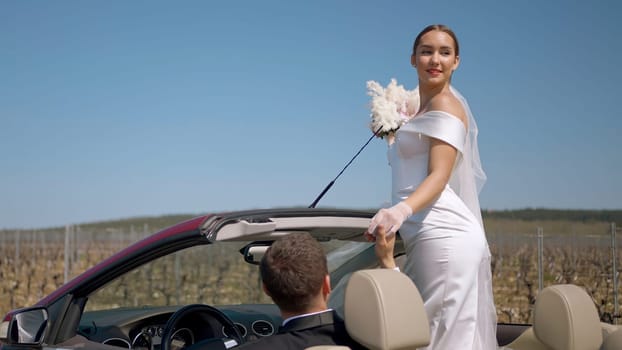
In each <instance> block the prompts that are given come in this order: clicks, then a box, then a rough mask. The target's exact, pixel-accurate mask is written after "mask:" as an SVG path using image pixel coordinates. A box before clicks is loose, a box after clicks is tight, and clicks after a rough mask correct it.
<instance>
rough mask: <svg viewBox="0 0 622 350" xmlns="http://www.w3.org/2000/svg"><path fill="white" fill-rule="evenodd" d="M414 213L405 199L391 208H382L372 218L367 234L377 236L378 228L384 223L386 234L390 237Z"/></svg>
mask: <svg viewBox="0 0 622 350" xmlns="http://www.w3.org/2000/svg"><path fill="white" fill-rule="evenodd" d="M412 214H413V210H412V208H411V207H410V206H409V205H408V204H406V203H404V202H403V201H402V202H399V203H397V204H396V205H394V206H392V207H391V208H388V209H380V210H379V211H378V212H377V213H376V215H374V217H373V218H372V219H371V222H370V224H369V228H367V232H365V235H366V236H367V235H371V236H375V235H376V228H377V227H378V226H380V225H382V227H383V228H386V235H387V237H389V236H391V235H393V234H394V233H395V232H397V230H399V229H400V227H401V226H402V224H403V223H404V221H406V219H408V218H409V217H410V216H411V215H412Z"/></svg>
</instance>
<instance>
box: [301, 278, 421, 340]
mask: <svg viewBox="0 0 622 350" xmlns="http://www.w3.org/2000/svg"><path fill="white" fill-rule="evenodd" d="M344 314H345V323H346V329H347V330H348V333H349V334H350V336H351V337H352V338H353V339H354V340H356V341H357V342H358V343H360V344H361V345H363V346H365V347H366V348H368V349H372V350H398V349H416V348H418V347H422V346H426V345H428V344H429V343H430V328H429V325H428V318H427V315H426V313H425V309H424V308H423V300H421V295H420V294H419V291H418V290H417V288H416V287H415V285H414V283H413V282H412V281H411V280H410V278H408V277H407V276H406V275H404V274H403V273H401V272H398V271H394V270H390V269H373V270H360V271H356V272H355V273H353V274H352V276H350V280H349V281H348V284H347V286H346V292H345V305H344ZM311 349H313V350H340V349H346V348H345V347H342V346H314V347H311V348H308V350H311Z"/></svg>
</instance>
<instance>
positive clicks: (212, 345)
mask: <svg viewBox="0 0 622 350" xmlns="http://www.w3.org/2000/svg"><path fill="white" fill-rule="evenodd" d="M191 315H195V316H197V315H199V316H200V315H202V316H204V317H203V318H206V319H212V320H216V321H218V323H220V324H221V325H222V327H224V329H225V331H226V332H227V335H229V336H231V337H232V338H207V339H201V340H198V341H196V342H195V343H194V344H192V345H189V346H179V345H173V344H172V341H173V333H175V331H176V330H177V328H179V324H180V322H181V321H182V320H183V319H185V318H186V317H189V316H191ZM229 339H233V340H235V341H236V342H237V345H241V344H242V343H244V337H243V336H242V334H241V333H240V331H239V330H238V328H237V327H236V326H235V324H233V321H231V319H230V318H229V317H227V315H225V314H224V313H223V312H222V311H220V310H218V309H216V308H215V307H212V306H209V305H205V304H191V305H186V306H184V307H182V308H181V309H179V310H177V311H176V312H175V313H174V314H173V315H172V316H171V318H169V320H168V321H167V322H166V325H165V326H164V331H163V332H162V345H161V349H162V350H178V349H182V348H183V349H186V350H199V349H201V350H208V349H226V348H227V347H226V346H225V341H227V340H229Z"/></svg>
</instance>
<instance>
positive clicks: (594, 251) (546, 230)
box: [0, 216, 622, 323]
mask: <svg viewBox="0 0 622 350" xmlns="http://www.w3.org/2000/svg"><path fill="white" fill-rule="evenodd" d="M185 218H187V217H185V216H176V217H166V218H160V219H158V221H153V220H152V221H149V223H144V222H143V223H141V222H140V220H135V221H132V220H127V221H121V222H115V223H114V224H111V223H101V224H91V225H83V226H82V227H73V228H72V230H73V231H72V233H71V234H70V235H65V228H57V229H49V230H41V231H0V315H4V314H5V313H6V312H7V311H8V310H11V309H14V308H18V307H24V306H29V305H32V304H34V303H36V302H37V301H38V300H39V299H40V298H41V297H43V296H45V295H46V294H48V293H50V292H51V291H53V290H54V289H56V288H58V287H59V286H60V285H62V284H63V283H64V281H65V279H66V278H71V277H73V276H75V275H77V274H79V273H81V272H83V271H84V270H85V269H87V268H88V267H90V266H93V265H94V264H95V263H97V262H99V261H101V260H102V259H104V258H106V257H108V256H110V255H112V254H113V253H114V252H116V251H118V250H120V249H122V248H124V247H126V246H127V245H128V244H130V243H132V242H134V241H137V240H139V239H141V238H142V237H144V236H145V235H147V234H149V233H151V232H155V231H157V230H159V229H161V228H163V227H166V226H168V225H170V224H173V223H175V222H178V221H180V220H183V219H185ZM485 226H486V232H487V235H488V241H489V244H490V248H491V251H492V255H493V260H492V269H493V288H494V294H495V302H496V305H497V314H498V319H499V321H500V322H508V323H524V322H529V320H530V316H531V309H532V305H533V302H534V300H535V298H536V297H537V294H538V289H539V274H538V261H539V259H538V235H537V232H538V230H540V232H542V233H543V238H542V243H543V244H542V252H543V254H542V282H543V286H544V287H546V286H548V285H551V284H558V283H573V284H577V285H580V286H582V287H584V288H585V289H586V291H587V292H588V293H589V294H590V295H591V296H592V298H593V300H594V303H595V305H596V307H597V309H598V310H599V313H600V315H601V319H602V320H603V321H607V322H611V323H613V322H614V321H615V319H616V318H615V315H614V311H615V306H614V290H613V289H614V288H613V271H612V249H611V243H612V240H611V223H610V222H605V221H591V220H590V221H570V220H520V219H505V218H485ZM67 237H69V239H67ZM621 241H622V240H618V242H617V244H618V246H619V247H620V243H621ZM66 247H68V249H67V251H68V252H69V253H68V254H65V251H66ZM220 254H221V255H222V259H216V260H213V261H219V265H215V266H214V267H213V270H211V271H209V278H208V277H200V278H198V279H201V280H203V281H205V282H209V281H212V282H214V283H204V284H203V287H204V289H202V291H201V293H204V294H207V295H209V294H214V295H219V294H220V295H222V293H219V292H220V291H222V290H224V289H231V288H233V289H235V287H232V286H223V285H221V284H219V283H218V281H219V280H220V278H219V276H220V275H223V274H232V272H234V275H237V276H239V278H240V279H241V280H247V279H248V278H249V276H255V275H256V271H251V270H252V269H256V268H255V267H253V266H251V265H247V264H244V263H241V265H244V266H234V265H236V264H232V263H231V262H230V261H228V260H229V259H227V258H226V257H227V256H228V255H230V254H229V253H227V252H220ZM619 258H620V252H618V253H617V259H618V262H619V261H620V260H619ZM186 263H193V262H190V261H188V262H186ZM195 263H196V262H195ZM66 264H67V266H69V268H68V269H67V270H65V265H66ZM167 268H168V269H170V267H167V266H161V267H158V269H167ZM619 270H620V266H619V265H618V271H619ZM201 271H203V270H200V269H199V270H198V271H197V273H207V272H206V271H203V272H201ZM65 274H67V276H66V275H65ZM135 274H140V275H141V276H157V275H159V273H154V272H153V271H136V272H135ZM206 276H207V275H206ZM196 277H198V276H194V277H193V276H187V278H192V279H193V280H194V278H196ZM142 280H144V278H143V279H142ZM149 281H150V280H149ZM150 283H151V282H150ZM152 283H154V284H153V286H160V287H159V288H160V289H161V291H162V293H160V294H162V295H164V296H166V295H167V290H169V289H170V290H173V289H175V288H174V287H172V288H171V287H162V285H163V284H162V282H161V281H155V280H154V281H152ZM158 283H160V284H158ZM239 285H243V283H240V284H239ZM111 288H113V289H114V291H113V293H118V292H119V291H121V292H122V291H123V290H127V284H126V283H124V282H120V284H119V286H117V287H111ZM115 288H116V289H115ZM153 288H155V287H153ZM205 288H208V289H205ZM211 289H214V290H211ZM259 290H260V289H259V288H252V290H250V291H246V292H245V293H251V292H252V293H255V294H261V293H258V292H257V291H259ZM171 293H172V292H171ZM197 293H198V292H197ZM258 297H260V296H258ZM205 302H209V300H205Z"/></svg>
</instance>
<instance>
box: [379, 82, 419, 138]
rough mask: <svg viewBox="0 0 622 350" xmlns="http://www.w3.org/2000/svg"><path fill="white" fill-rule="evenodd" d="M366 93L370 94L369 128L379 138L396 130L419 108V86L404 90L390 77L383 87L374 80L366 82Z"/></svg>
mask: <svg viewBox="0 0 622 350" xmlns="http://www.w3.org/2000/svg"><path fill="white" fill-rule="evenodd" d="M367 94H368V95H369V96H371V104H370V109H371V123H370V124H369V128H370V129H371V131H372V132H374V133H375V132H376V131H378V130H380V131H378V133H377V134H376V135H377V136H378V137H380V138H384V137H385V136H387V135H391V134H393V133H395V132H396V131H397V129H399V128H400V126H402V124H404V123H405V122H406V121H408V120H409V119H410V118H412V117H414V116H415V114H416V113H417V111H418V110H419V88H418V87H417V88H415V89H414V90H406V89H404V86H402V85H397V81H396V80H395V79H391V82H390V83H389V85H387V87H386V88H383V87H382V85H380V84H378V83H377V82H376V81H373V80H370V81H368V82H367Z"/></svg>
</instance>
